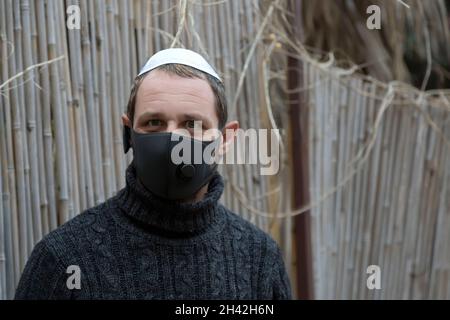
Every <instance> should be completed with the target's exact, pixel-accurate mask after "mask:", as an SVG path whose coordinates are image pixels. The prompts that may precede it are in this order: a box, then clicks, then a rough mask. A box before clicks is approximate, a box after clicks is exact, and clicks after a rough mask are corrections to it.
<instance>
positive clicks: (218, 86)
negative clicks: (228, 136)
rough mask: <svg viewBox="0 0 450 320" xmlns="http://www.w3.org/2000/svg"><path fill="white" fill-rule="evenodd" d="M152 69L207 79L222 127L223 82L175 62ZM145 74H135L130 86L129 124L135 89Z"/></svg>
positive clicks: (134, 104)
mask: <svg viewBox="0 0 450 320" xmlns="http://www.w3.org/2000/svg"><path fill="white" fill-rule="evenodd" d="M154 70H162V71H165V72H167V73H169V74H175V75H177V76H179V77H183V78H199V79H204V80H206V81H208V83H209V85H210V87H211V89H212V91H213V93H214V96H215V98H216V111H217V117H218V118H219V129H222V128H223V127H224V126H225V123H226V122H227V117H228V112H227V99H226V96H225V87H224V86H223V83H222V82H221V81H219V80H218V79H216V78H215V77H213V76H211V75H210V74H208V73H206V72H203V71H200V70H198V69H195V68H192V67H190V66H186V65H183V64H177V63H172V64H165V65H162V66H159V67H157V68H155V69H154ZM147 74H148V72H147V73H144V74H143V75H141V76H137V77H136V78H135V79H134V84H133V87H132V88H131V93H130V98H129V99H128V105H127V115H128V118H129V119H130V121H131V125H133V121H134V120H133V119H134V112H135V107H136V96H137V91H138V89H139V87H140V85H141V83H142V81H143V80H144V78H145V76H146V75H147Z"/></svg>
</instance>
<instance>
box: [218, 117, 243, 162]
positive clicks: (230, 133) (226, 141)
mask: <svg viewBox="0 0 450 320" xmlns="http://www.w3.org/2000/svg"><path fill="white" fill-rule="evenodd" d="M238 129H239V122H238V121H236V120H235V121H230V122H228V123H227V124H226V125H225V126H224V127H223V130H222V137H223V140H222V145H221V147H220V149H219V155H221V156H223V155H224V154H225V153H227V152H228V150H229V149H230V147H231V145H232V144H233V141H234V138H235V137H236V134H237V130H238Z"/></svg>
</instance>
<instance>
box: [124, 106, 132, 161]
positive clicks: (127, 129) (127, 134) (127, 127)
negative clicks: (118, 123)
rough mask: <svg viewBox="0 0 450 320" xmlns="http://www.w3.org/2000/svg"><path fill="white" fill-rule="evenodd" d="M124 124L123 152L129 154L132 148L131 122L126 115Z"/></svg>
mask: <svg viewBox="0 0 450 320" xmlns="http://www.w3.org/2000/svg"><path fill="white" fill-rule="evenodd" d="M122 124H123V151H124V152H125V153H127V152H128V150H130V148H131V121H130V119H129V118H128V115H126V114H125V113H124V114H123V115H122Z"/></svg>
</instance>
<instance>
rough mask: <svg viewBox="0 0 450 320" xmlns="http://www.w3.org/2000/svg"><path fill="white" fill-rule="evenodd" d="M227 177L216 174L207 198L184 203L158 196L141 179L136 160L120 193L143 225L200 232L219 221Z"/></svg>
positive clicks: (123, 205) (128, 211) (120, 201)
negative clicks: (135, 164) (220, 201)
mask: <svg viewBox="0 0 450 320" xmlns="http://www.w3.org/2000/svg"><path fill="white" fill-rule="evenodd" d="M223 189H224V184H223V179H222V177H221V175H220V174H219V173H216V174H215V175H214V176H213V178H212V179H211V180H210V182H209V184H208V192H207V193H206V194H205V196H204V198H203V199H202V200H200V201H198V202H195V203H180V202H176V201H169V200H165V199H162V198H159V197H157V196H156V195H154V194H152V193H151V192H150V191H148V190H147V189H146V188H145V187H144V186H143V184H142V183H141V182H140V181H139V179H137V176H136V168H135V166H134V163H133V162H132V163H131V164H130V165H129V166H128V168H127V170H126V186H125V188H123V189H122V190H121V191H120V192H119V193H118V194H117V199H118V204H119V206H120V207H121V208H122V209H123V211H124V212H125V213H126V214H127V215H128V216H130V217H131V218H132V219H134V220H138V221H139V222H140V223H141V224H145V225H146V226H148V227H150V228H152V229H155V230H158V231H167V232H170V233H199V232H201V231H202V230H204V229H205V228H207V227H208V226H210V225H212V224H214V223H217V221H218V218H219V215H220V212H221V211H220V210H219V203H218V201H219V198H220V197H221V195H222V192H223Z"/></svg>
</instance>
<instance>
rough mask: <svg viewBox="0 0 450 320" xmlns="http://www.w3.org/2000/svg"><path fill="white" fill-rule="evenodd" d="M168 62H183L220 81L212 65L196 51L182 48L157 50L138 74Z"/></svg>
mask: <svg viewBox="0 0 450 320" xmlns="http://www.w3.org/2000/svg"><path fill="white" fill-rule="evenodd" d="M170 63H178V64H184V65H186V66H190V67H192V68H195V69H198V70H200V71H203V72H206V73H208V74H210V75H212V76H213V77H215V78H217V79H218V80H219V81H221V82H222V80H221V79H220V77H219V75H218V74H217V73H216V72H215V71H214V69H213V67H211V65H210V64H209V63H208V62H206V60H205V59H204V58H203V57H202V56H201V55H199V54H198V53H196V52H194V51H192V50H187V49H183V48H170V49H165V50H161V51H158V52H157V53H155V54H154V55H153V56H151V57H150V59H148V61H147V63H146V64H145V66H144V67H143V68H142V69H141V71H139V74H138V76H140V75H142V74H144V73H146V72H149V71H151V70H153V69H155V68H157V67H159V66H162V65H164V64H170Z"/></svg>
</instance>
